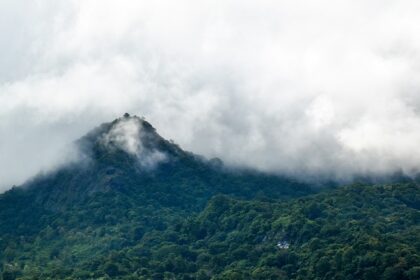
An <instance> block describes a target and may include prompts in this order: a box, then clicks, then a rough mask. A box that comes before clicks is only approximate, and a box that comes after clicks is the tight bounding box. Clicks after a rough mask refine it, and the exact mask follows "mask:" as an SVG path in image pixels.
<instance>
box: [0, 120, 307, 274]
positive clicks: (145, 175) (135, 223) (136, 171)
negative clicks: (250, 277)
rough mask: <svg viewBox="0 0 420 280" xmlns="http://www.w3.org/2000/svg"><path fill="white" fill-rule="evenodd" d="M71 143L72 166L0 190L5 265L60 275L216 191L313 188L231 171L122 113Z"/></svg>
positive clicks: (174, 219) (268, 194) (274, 194)
mask: <svg viewBox="0 0 420 280" xmlns="http://www.w3.org/2000/svg"><path fill="white" fill-rule="evenodd" d="M77 145H78V147H79V148H80V160H79V161H78V162H76V163H72V164H69V165H67V166H65V167H62V168H60V169H59V170H56V171H55V172H53V173H50V174H44V175H40V176H37V177H36V178H34V179H32V180H30V181H28V182H27V183H25V184H24V185H23V186H21V187H17V188H13V189H12V190H10V191H8V192H6V193H5V194H3V195H0V252H2V253H0V260H1V262H2V264H3V268H2V270H4V271H8V270H12V271H14V270H16V271H18V272H19V273H18V274H19V275H22V273H23V272H22V271H23V270H24V269H25V267H26V270H27V271H31V273H35V272H36V271H37V269H39V268H40V267H42V266H48V267H55V266H58V267H60V270H62V271H65V269H63V265H64V266H68V267H73V266H76V265H79V264H81V263H84V262H86V261H87V260H89V259H91V258H92V257H94V256H95V257H100V256H101V254H105V253H109V251H110V250H114V249H122V248H128V247H130V246H133V245H134V244H135V243H136V242H139V241H140V240H142V236H143V234H145V233H148V232H153V231H156V230H158V231H159V230H164V229H166V228H167V227H168V226H170V225H172V224H174V223H178V222H179V221H180V220H184V219H185V218H187V217H189V216H191V215H194V213H196V212H197V211H200V210H202V209H203V208H204V207H205V205H206V203H207V201H208V200H209V199H210V198H211V197H213V196H214V195H217V194H225V195H230V196H233V197H237V198H242V199H253V198H259V199H268V198H270V199H273V198H283V199H286V198H291V197H298V196H302V195H306V194H310V193H312V192H313V191H312V190H311V189H310V188H309V186H308V185H306V184H303V183H299V182H296V181H294V180H291V179H288V178H283V177H278V176H273V175H268V174H263V173H260V172H256V171H252V170H229V169H227V168H225V167H224V166H223V164H222V163H221V161H220V160H217V159H214V160H207V159H205V158H203V157H200V156H197V155H194V154H192V153H190V152H186V151H184V150H182V149H181V148H180V147H178V146H177V145H176V144H174V143H172V142H170V141H167V140H165V139H163V138H162V137H161V136H159V134H157V132H156V131H155V129H154V128H153V127H152V126H151V125H150V124H149V123H148V122H146V121H145V120H143V119H141V118H138V117H131V116H129V115H125V116H124V117H122V118H119V119H117V120H115V121H113V122H111V123H107V124H103V125H101V126H100V127H98V128H96V129H94V130H93V131H92V132H90V133H88V134H87V135H86V136H84V137H83V138H81V139H80V140H78V141H77ZM67 234H71V235H70V237H69V236H68V235H67ZM80 234H82V235H83V236H84V237H82V236H79V235H80ZM73 236H78V237H77V238H75V239H73ZM92 238H94V240H95V241H96V242H93V240H92ZM69 239H70V240H69ZM29 264H31V265H29ZM34 271H35V272H34ZM31 273H29V274H31ZM23 274H25V273H23Z"/></svg>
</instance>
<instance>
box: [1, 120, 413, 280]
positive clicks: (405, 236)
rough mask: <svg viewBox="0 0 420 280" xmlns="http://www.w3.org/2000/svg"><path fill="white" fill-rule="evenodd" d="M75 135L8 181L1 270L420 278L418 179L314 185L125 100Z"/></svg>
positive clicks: (126, 275) (16, 274)
mask: <svg viewBox="0 0 420 280" xmlns="http://www.w3.org/2000/svg"><path fill="white" fill-rule="evenodd" d="M76 145H77V146H78V150H79V160H78V161H76V162H73V163H70V164H68V165H67V166H64V167H61V168H59V169H58V170H56V171H54V172H51V173H48V174H42V175H39V176H36V177H35V178H33V179H31V180H29V181H28V182H26V183H25V184H23V185H22V186H19V187H15V188H13V189H11V190H10V191H8V192H6V193H4V194H2V195H0V262H1V264H2V265H1V267H0V269H1V274H0V275H1V277H2V279H408V280H412V279H420V277H419V276H420V257H419V252H420V228H419V224H420V223H419V222H420V188H419V186H418V185H417V184H416V183H415V182H404V183H393V184H383V185H366V184H363V185H362V184H359V185H353V186H348V187H339V188H336V189H335V190H331V189H328V188H325V189H322V190H319V189H317V190H315V189H313V188H311V186H309V185H307V184H305V183H302V182H299V181H297V180H296V179H291V178H287V177H282V176H276V175H271V174H266V173H262V172H258V171H254V170H247V169H238V168H236V169H232V168H230V167H226V166H224V164H223V162H222V161H221V160H219V159H210V160H208V159H206V158H204V157H201V156H198V155H195V154H193V153H190V152H187V151H184V150H183V149H181V148H180V147H179V146H178V145H176V144H175V143H173V142H172V141H167V140H165V139H164V138H162V137H161V136H160V135H159V134H158V133H157V132H156V130H155V128H153V126H152V125H151V124H150V123H148V122H147V121H145V120H144V119H142V118H138V117H136V116H129V115H128V114H126V115H124V116H123V117H121V118H119V119H116V120H114V121H113V122H111V123H106V124H103V125H101V126H99V127H98V128H96V129H94V130H92V131H91V132H89V133H88V134H87V135H85V136H84V137H82V138H81V139H79V140H78V141H76ZM316 191H320V192H321V193H319V194H316V193H315V192H316Z"/></svg>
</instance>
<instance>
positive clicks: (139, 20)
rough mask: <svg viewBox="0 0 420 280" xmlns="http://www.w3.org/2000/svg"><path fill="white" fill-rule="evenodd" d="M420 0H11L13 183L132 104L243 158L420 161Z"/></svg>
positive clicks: (3, 11) (315, 169) (7, 133)
mask: <svg viewBox="0 0 420 280" xmlns="http://www.w3.org/2000/svg"><path fill="white" fill-rule="evenodd" d="M419 14H420V2H419V1H415V0H413V1H408V0H407V1H383V0H382V1H376V0H373V1H362V0H360V1H359V0H348V1H341V0H338V1H320V0H315V1H300V0H297V1H296V0H294V1H291V0H290V1H246V0H245V1H226V0H224V1H182V0H181V1H159V0H157V1H128V0H121V1H110V0H83V1H77V0H67V1H65V0H63V1H55V0H54V1H53V0H50V1H48V0H38V1H23V0H3V1H1V3H0V34H1V36H0V52H1V55H0V187H1V188H2V189H3V190H4V189H6V188H7V187H10V186H11V185H12V184H18V183H21V182H22V181H23V180H25V179H26V178H27V177H28V176H32V175H33V174H35V173H37V172H38V171H39V170H41V169H43V170H48V169H51V168H54V167H55V166H57V164H61V163H63V162H64V161H65V160H66V159H67V158H69V157H70V158H71V157H72V155H73V154H74V153H72V152H71V150H70V151H69V150H68V149H67V148H66V147H68V145H69V143H71V142H72V141H73V140H74V139H76V138H78V137H80V136H81V135H82V134H84V133H85V132H87V131H88V130H89V129H90V128H92V127H94V126H96V125H98V124H99V123H101V122H104V121H110V120H112V119H114V118H115V117H118V116H121V115H122V114H123V113H124V112H126V111H127V112H130V113H133V114H138V115H140V116H145V117H146V119H147V120H149V121H150V122H151V123H152V124H153V125H154V126H155V127H156V128H157V129H158V131H159V132H160V133H161V134H162V135H163V136H165V137H167V138H172V139H174V140H175V141H176V142H177V143H179V144H180V145H181V146H182V147H183V148H185V149H188V150H192V151H194V152H196V153H201V154H204V155H207V156H219V157H221V158H222V159H224V160H225V161H227V162H229V163H231V164H239V165H246V166H251V167H257V168H259V169H263V170H268V171H275V172H286V173H296V172H299V173H300V172H304V173H305V174H309V175H327V176H333V177H347V176H351V175H352V174H355V173H366V172H373V173H383V172H391V171H394V170H398V169H402V170H403V171H405V172H407V173H413V172H416V171H418V169H419V166H420V152H419V145H420V113H419V109H420V91H419V90H420V75H419V72H420V56H419V50H420V17H419V16H418V15H419Z"/></svg>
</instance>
